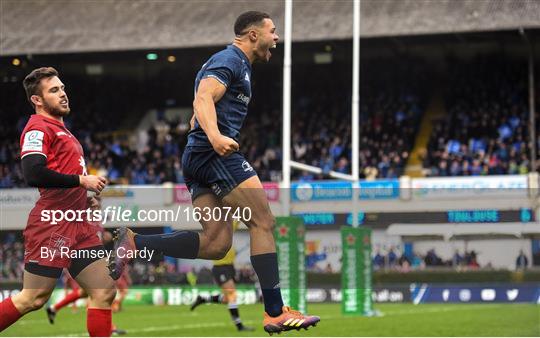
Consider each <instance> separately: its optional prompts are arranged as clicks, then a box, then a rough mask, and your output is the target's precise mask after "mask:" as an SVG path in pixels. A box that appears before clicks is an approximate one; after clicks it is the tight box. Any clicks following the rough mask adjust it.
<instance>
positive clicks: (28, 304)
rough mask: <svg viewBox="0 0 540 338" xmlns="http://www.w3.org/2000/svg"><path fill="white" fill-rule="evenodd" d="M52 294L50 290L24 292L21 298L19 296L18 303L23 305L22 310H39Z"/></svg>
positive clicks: (24, 311)
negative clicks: (31, 292)
mask: <svg viewBox="0 0 540 338" xmlns="http://www.w3.org/2000/svg"><path fill="white" fill-rule="evenodd" d="M50 296H51V294H50V293H49V292H43V293H33V294H27V295H25V294H23V295H22V297H21V298H19V301H18V303H19V304H20V305H22V306H21V307H22V312H23V313H26V312H31V311H35V310H39V309H41V308H42V307H43V305H45V303H47V301H48V300H49V297H50Z"/></svg>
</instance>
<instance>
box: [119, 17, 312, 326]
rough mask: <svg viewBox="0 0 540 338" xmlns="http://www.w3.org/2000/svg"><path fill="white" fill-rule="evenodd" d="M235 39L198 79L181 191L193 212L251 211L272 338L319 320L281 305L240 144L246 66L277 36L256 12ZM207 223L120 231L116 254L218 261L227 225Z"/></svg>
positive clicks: (267, 227) (261, 204) (269, 244)
mask: <svg viewBox="0 0 540 338" xmlns="http://www.w3.org/2000/svg"><path fill="white" fill-rule="evenodd" d="M234 34H235V38H234V42H233V43H232V44H231V45H229V46H227V48H226V49H224V50H222V51H220V52H218V53H216V54H214V55H213V56H212V57H210V59H209V60H208V61H207V62H206V63H205V64H204V65H203V66H202V68H201V70H200V71H199V73H198V74H197V77H196V79H195V99H194V101H193V109H194V116H193V119H192V129H191V131H190V132H189V135H188V143H187V146H186V149H185V151H184V154H183V156H182V165H183V170H184V176H185V180H186V185H187V186H188V188H189V191H190V193H191V198H192V201H193V206H194V207H198V208H200V209H201V210H202V209H203V208H210V209H207V210H214V209H215V208H223V207H230V208H232V210H233V211H234V210H245V209H249V210H250V211H251V218H250V219H242V221H243V222H244V223H245V224H246V225H247V226H248V228H249V232H250V240H251V263H252V265H253V268H254V269H255V272H256V273H257V276H258V278H259V282H260V284H261V290H262V294H263V301H264V308H265V313H264V320H263V326H264V330H265V331H266V332H268V333H270V334H272V333H274V332H278V333H279V332H282V331H288V330H292V329H301V328H304V329H307V328H308V327H309V326H314V325H315V324H317V323H318V322H319V320H320V318H319V317H317V316H307V315H303V314H301V313H300V312H298V311H294V310H292V309H290V308H289V307H288V306H284V305H283V300H282V297H281V290H280V286H279V271H278V260H277V255H276V248H275V243H274V236H273V227H274V222H275V219H274V216H273V215H272V212H271V211H270V207H269V205H268V201H267V198H266V194H265V192H264V189H263V187H262V184H261V182H260V180H259V178H258V176H257V173H256V172H255V170H254V169H253V167H252V166H251V165H250V164H249V162H248V161H247V160H246V159H245V158H244V156H243V155H242V154H241V153H240V152H239V145H238V140H239V134H240V128H241V127H242V123H243V122H244V119H245V117H246V115H247V113H248V104H249V101H250V99H251V65H252V64H253V63H255V62H268V61H269V60H270V57H271V56H272V54H271V52H270V50H271V49H272V48H275V47H276V44H277V42H278V39H279V37H278V35H277V34H276V27H275V25H274V23H273V22H272V20H271V19H270V16H269V15H268V14H266V13H262V12H256V11H250V12H246V13H243V14H241V15H240V16H239V17H238V18H237V19H236V22H235V24H234ZM209 218H210V220H209V221H206V220H201V224H202V232H201V233H197V232H193V231H178V232H175V233H172V234H160V235H138V234H135V233H133V232H132V231H131V230H129V229H126V228H121V229H118V230H117V233H116V236H115V251H114V252H117V250H116V249H118V248H122V247H123V248H124V249H127V250H134V249H135V248H137V249H142V248H146V249H148V250H155V251H156V252H161V253H162V254H163V255H165V256H171V257H176V258H192V259H194V258H202V259H220V258H222V257H223V256H225V254H226V253H227V251H228V250H229V249H230V247H231V245H232V234H233V231H232V219H230V217H229V219H222V218H213V217H209ZM206 219H208V218H206ZM125 264H126V260H125V259H123V258H122V257H119V256H118V255H117V256H115V257H114V259H113V260H112V261H111V264H110V270H111V276H112V277H113V278H115V279H116V278H117V277H118V276H120V274H121V273H122V270H123V267H124V266H125Z"/></svg>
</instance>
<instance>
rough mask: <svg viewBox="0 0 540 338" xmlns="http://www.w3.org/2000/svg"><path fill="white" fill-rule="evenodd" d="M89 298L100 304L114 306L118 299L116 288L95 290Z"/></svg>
mask: <svg viewBox="0 0 540 338" xmlns="http://www.w3.org/2000/svg"><path fill="white" fill-rule="evenodd" d="M89 296H90V297H91V298H92V299H93V300H94V301H95V302H98V303H100V304H112V302H113V301H114V298H115V297H116V289H115V288H106V289H95V290H92V291H91V292H90V293H89Z"/></svg>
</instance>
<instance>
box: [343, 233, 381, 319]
mask: <svg viewBox="0 0 540 338" xmlns="http://www.w3.org/2000/svg"><path fill="white" fill-rule="evenodd" d="M341 243H342V248H343V256H342V257H343V260H342V263H343V265H342V267H341V291H342V292H341V294H342V299H341V311H342V312H343V314H347V315H360V316H372V315H373V303H372V299H371V289H372V285H371V272H372V270H371V269H372V267H371V229H366V228H352V227H342V228H341Z"/></svg>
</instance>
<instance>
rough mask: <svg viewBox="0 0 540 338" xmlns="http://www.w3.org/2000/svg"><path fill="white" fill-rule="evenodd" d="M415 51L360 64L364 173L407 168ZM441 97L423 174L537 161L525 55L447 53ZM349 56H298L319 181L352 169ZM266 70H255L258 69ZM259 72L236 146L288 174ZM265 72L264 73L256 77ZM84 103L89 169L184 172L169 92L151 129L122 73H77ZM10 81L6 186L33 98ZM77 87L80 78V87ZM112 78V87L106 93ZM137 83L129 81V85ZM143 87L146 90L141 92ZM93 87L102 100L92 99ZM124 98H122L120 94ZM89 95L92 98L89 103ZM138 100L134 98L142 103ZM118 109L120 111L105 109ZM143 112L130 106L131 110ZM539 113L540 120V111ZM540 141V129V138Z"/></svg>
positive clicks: (296, 109) (80, 114) (418, 94)
mask: <svg viewBox="0 0 540 338" xmlns="http://www.w3.org/2000/svg"><path fill="white" fill-rule="evenodd" d="M421 65H422V62H421V61H420V60H417V59H410V58H401V59H400V62H392V61H391V60H386V59H380V60H373V59H370V60H367V61H366V62H362V63H361V73H362V77H361V86H360V165H361V170H360V172H361V177H362V178H367V179H375V178H396V177H399V176H400V175H402V174H403V173H404V169H405V166H406V164H407V161H408V158H409V154H410V151H411V149H412V147H413V145H414V140H415V136H416V134H417V131H418V126H419V121H420V119H421V116H422V114H423V112H424V110H425V106H426V102H425V101H426V97H427V95H429V94H430V92H429V91H427V90H426V88H425V87H426V86H427V85H428V84H429V81H430V80H429V79H428V78H427V75H426V74H427V73H428V72H426V71H425V70H422V69H421V68H422V67H421ZM448 65H449V66H448V67H449V68H448V69H447V71H446V72H445V74H447V76H448V81H447V85H446V92H445V100H446V107H447V110H448V114H447V117H446V118H444V119H443V120H440V121H438V122H435V124H434V128H433V131H432V136H431V139H430V142H429V146H428V149H427V150H426V153H425V158H424V171H425V173H426V175H427V176H461V175H487V174H523V173H527V172H528V170H529V168H530V162H529V161H530V159H529V145H528V144H527V139H528V129H527V117H528V108H527V95H528V94H527V88H526V84H527V83H526V74H525V72H526V65H525V64H524V63H522V62H518V61H511V62H509V61H508V59H507V58H494V57H478V58H476V59H474V60H472V61H460V60H457V59H456V60H455V59H451V60H449V62H448ZM348 67H349V65H346V64H339V63H337V64H329V65H299V66H297V67H296V68H295V69H294V72H293V78H294V79H295V81H293V84H292V94H293V97H294V98H295V100H294V101H293V104H292V124H291V126H292V127H291V133H292V135H291V143H292V149H291V156H292V159H293V160H295V161H298V162H301V163H305V164H309V165H312V166H315V167H318V168H321V169H322V174H319V175H317V174H312V173H309V172H302V171H298V170H293V178H294V179H298V180H317V179H323V178H327V177H328V173H329V172H330V171H336V172H340V173H350V172H351V116H350V111H351V101H350V78H349V76H350V72H349V68H348ZM258 71H259V70H258ZM268 71H271V69H261V70H260V71H259V72H260V74H259V73H256V74H255V75H254V79H253V84H254V94H253V100H252V102H251V103H250V114H248V118H247V119H246V121H245V124H244V126H243V129H242V133H241V138H240V146H241V151H242V152H243V153H244V154H245V155H246V158H247V159H248V160H249V161H250V163H251V164H252V166H253V167H254V168H255V170H257V172H258V174H259V176H260V178H261V179H262V180H263V181H279V180H280V179H281V161H282V149H281V137H282V116H281V99H280V95H281V84H280V83H278V82H275V81H262V80H260V79H262V78H264V77H266V76H267V75H268V74H266V73H265V72H268ZM258 77H260V78H259V79H258ZM70 83H74V84H77V85H78V86H79V87H80V88H70V92H69V94H70V99H71V101H72V102H74V103H77V102H78V105H77V112H76V114H73V116H70V117H68V118H67V119H66V124H67V126H68V127H69V128H71V130H72V131H73V133H74V134H75V135H76V136H77V138H78V139H79V140H80V142H81V144H82V145H83V148H84V151H85V154H86V155H85V156H86V160H87V167H88V172H89V173H91V174H99V175H104V176H107V177H108V178H109V180H110V181H111V182H112V183H128V184H161V183H164V182H172V183H182V182H183V181H184V178H183V175H182V165H181V154H182V152H183V150H184V147H185V144H186V135H187V132H188V129H189V118H188V117H183V118H179V119H167V118H166V117H165V116H164V115H163V111H164V107H165V106H166V105H171V106H174V105H175V104H176V101H174V100H171V99H167V100H166V96H163V98H162V99H163V100H164V101H165V103H163V104H162V105H161V106H160V107H159V108H158V109H157V112H158V113H157V115H158V118H157V122H155V123H154V124H153V125H151V126H149V128H148V130H145V131H142V132H141V131H138V132H135V131H134V129H133V127H134V126H135V125H136V124H137V122H138V120H140V119H141V118H142V116H143V115H144V113H145V111H147V110H148V109H150V108H156V107H152V106H151V102H146V101H145V100H144V99H142V98H137V97H143V96H144V95H142V94H141V93H138V92H137V90H138V89H137V88H138V86H131V87H130V86H128V85H126V84H125V83H124V84H122V81H121V80H119V79H116V80H113V79H103V80H100V81H97V80H93V79H90V80H89V79H87V78H85V77H80V78H74V79H70ZM2 86H7V87H6V93H8V94H6V95H3V96H2V98H3V99H4V98H5V99H6V100H7V105H3V107H4V108H2V109H5V107H13V110H14V111H17V112H20V113H18V114H11V115H9V114H7V116H8V118H7V120H6V124H3V125H2V126H0V133H2V134H3V137H2V139H1V141H0V174H1V176H0V188H9V187H22V186H25V183H24V179H23V176H22V172H21V168H20V160H19V153H20V152H19V137H20V133H21V131H22V129H23V127H24V125H25V123H26V121H27V119H28V114H26V113H27V112H29V111H30V107H29V105H28V103H27V102H26V98H25V97H24V92H23V91H22V90H21V88H19V87H20V84H19V83H13V84H2ZM72 87H73V86H72ZM111 88H114V91H115V96H122V97H124V96H125V97H130V98H134V99H133V100H114V101H115V102H112V101H111V102H112V103H111V104H110V105H109V104H107V100H106V99H105V98H107V97H110V95H109V96H107V95H106V94H107V93H108V92H109V91H110V89H111ZM133 90H134V91H135V93H134V92H132V91H133ZM139 94H141V95H139ZM87 96H95V97H100V98H101V99H100V100H90V101H89V102H88V104H86V102H87V101H88V100H85V97H87ZM117 101H118V102H117ZM81 102H84V103H85V104H84V105H83V104H81ZM135 107H136V109H135ZM110 109H114V110H115V111H116V113H115V114H111V113H109V111H110ZM135 110H136V111H138V113H137V114H131V112H132V111H135ZM539 120H540V119H539ZM538 143H539V146H540V138H539V141H538Z"/></svg>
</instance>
